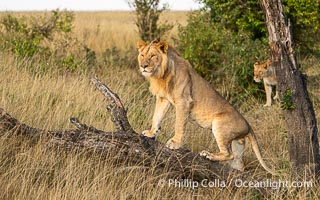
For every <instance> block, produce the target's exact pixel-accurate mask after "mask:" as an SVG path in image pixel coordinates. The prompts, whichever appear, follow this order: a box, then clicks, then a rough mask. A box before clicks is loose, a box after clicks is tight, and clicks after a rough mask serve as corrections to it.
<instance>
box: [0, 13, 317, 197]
mask: <svg viewBox="0 0 320 200" xmlns="http://www.w3.org/2000/svg"><path fill="white" fill-rule="evenodd" d="M20 14H21V13H20ZM29 14H30V13H29ZM186 14H187V13H184V12H178V13H167V14H166V16H167V17H168V18H167V19H170V20H171V22H175V21H179V22H181V23H185V21H186ZM166 16H165V17H166ZM165 17H164V18H165ZM74 26H75V27H74V35H75V36H76V37H77V38H78V39H80V40H81V41H82V42H83V43H85V44H87V45H88V46H89V47H90V48H93V49H94V50H95V51H103V49H104V48H108V47H112V46H113V45H115V46H116V47H118V48H120V49H126V48H127V47H128V46H133V45H134V43H135V41H136V39H137V38H138V35H137V31H136V29H135V27H134V20H133V13H126V12H98V13H94V12H93V13H75V25H74ZM318 63H319V62H318V61H317V60H316V59H314V58H311V57H310V58H306V59H305V60H303V61H302V67H303V70H304V71H305V72H306V73H307V74H308V75H309V77H310V80H311V81H310V84H309V89H310V91H309V92H310V96H311V99H312V100H313V102H314V108H315V110H316V114H317V118H318V119H319V116H320V113H319V110H320V100H319V96H320V90H319V84H320V82H319V74H320V70H319V64H318ZM32 67H33V64H32V62H29V61H28V60H27V59H26V60H23V61H21V60H17V59H15V58H14V57H13V56H11V55H10V54H6V53H1V52H0V107H2V108H4V109H5V110H6V111H8V112H9V113H11V114H12V115H13V116H14V117H16V118H17V119H19V120H20V121H22V122H24V123H27V124H29V125H31V126H34V127H38V128H42V129H67V128H72V127H71V125H70V124H69V123H68V119H69V117H71V116H74V117H77V118H79V119H80V120H81V121H82V122H84V123H86V124H90V125H93V126H95V127H97V128H99V129H102V130H109V131H111V130H113V129H114V127H113V125H112V123H111V121H110V117H109V114H108V113H107V111H106V110H105V105H106V102H104V99H103V97H102V96H101V95H100V94H99V92H97V91H95V90H94V87H93V86H92V85H90V83H89V78H90V77H89V75H85V74H84V75H76V74H64V75H59V76H58V75H50V74H46V75H41V76H36V75H33V74H31V73H30V72H29V71H28V70H26V69H27V68H32ZM97 73H98V76H99V78H100V79H101V80H102V81H103V82H104V83H106V84H107V85H108V86H109V87H110V88H111V89H112V90H113V91H115V92H116V93H118V95H119V96H120V98H121V99H122V101H123V103H124V105H126V106H128V115H129V120H130V122H131V124H132V125H133V128H134V129H135V130H136V131H137V132H140V131H142V130H144V129H147V128H149V126H150V125H151V124H150V122H151V118H152V112H153V108H154V97H152V95H151V94H150V93H149V91H148V83H147V82H145V81H144V79H143V78H142V77H141V75H140V74H139V73H138V70H137V69H128V68H125V67H121V66H104V70H102V71H100V72H97ZM227 84H228V82H226V85H224V86H215V87H216V88H217V89H218V90H219V91H221V92H223V93H224V92H226V91H224V90H225V89H226V88H228V85H227ZM263 101H264V100H261V99H255V98H254V97H252V96H251V97H250V96H249V97H248V98H247V99H245V100H243V102H241V104H239V105H241V106H239V107H238V109H239V110H240V112H241V113H242V114H243V115H244V116H245V117H246V119H247V120H248V121H249V122H250V124H251V125H252V126H253V129H254V130H255V133H256V135H257V138H258V142H259V144H260V147H261V150H262V153H263V155H264V158H265V160H267V162H268V163H269V165H272V166H274V167H275V168H276V170H278V171H280V172H281V175H280V177H272V176H269V175H267V174H266V172H265V171H264V170H263V169H262V167H261V166H260V165H259V163H258V161H257V159H256V157H255V155H254V154H253V152H252V150H251V147H250V146H249V145H248V147H247V149H246V151H245V156H244V157H245V163H246V170H247V171H250V174H252V180H264V181H267V180H270V181H272V182H279V181H296V180H292V178H291V176H290V165H289V157H288V150H287V133H286V128H285V121H284V118H283V116H282V111H281V109H280V108H279V105H274V106H272V107H270V108H264V107H262V105H263ZM173 125H174V110H173V109H171V110H170V111H169V113H168V115H167V117H166V118H165V120H164V121H163V124H162V130H163V131H162V132H163V133H164V134H162V135H161V136H160V138H159V140H160V141H162V142H165V141H166V140H167V139H168V138H169V137H170V136H171V135H173V133H174V130H173V128H172V127H173ZM318 127H320V124H319V121H318ZM8 134H10V133H6V134H5V135H3V136H2V137H0V182H1V184H0V190H1V191H2V192H1V193H0V199H208V198H211V199H212V198H213V199H220V198H225V199H262V198H270V199H306V198H308V199H309V198H310V199H313V198H315V199H316V198H320V195H319V194H320V191H319V187H317V186H316V183H314V182H312V183H313V185H312V186H310V187H307V186H303V187H298V188H296V187H286V186H283V187H279V188H277V187H275V188H273V189H272V188H269V189H266V188H265V187H261V188H259V187H245V186H242V187H236V186H235V183H234V182H233V184H232V185H233V187H218V185H217V183H216V184H212V185H211V186H212V187H205V186H206V185H205V184H204V185H202V186H201V183H199V184H200V186H199V187H197V188H192V187H190V186H188V185H183V184H182V183H181V182H179V181H181V180H180V179H177V180H170V179H169V178H168V174H167V172H166V171H165V170H164V171H163V172H155V170H154V169H153V168H152V167H151V168H145V167H141V166H132V165H128V164H125V163H123V164H119V163H117V158H115V157H108V158H107V159H101V158H99V156H93V155H91V154H89V153H87V152H85V151H83V152H73V151H71V152H70V151H68V152H66V151H64V150H57V149H55V148H52V147H51V146H50V145H49V144H47V143H46V141H40V142H39V143H37V144H33V143H32V142H30V141H27V140H26V139H24V138H21V137H18V136H14V137H7V136H8ZM184 146H185V147H187V148H189V149H191V150H192V151H194V152H199V151H201V150H203V149H209V150H211V151H217V146H216V144H215V143H214V138H213V135H212V134H211V133H210V130H204V129H201V128H199V127H198V126H196V125H194V124H188V128H187V136H186V139H185V142H184ZM235 180H236V177H235V179H234V181H235ZM175 181H176V182H175ZM240 181H241V180H240ZM307 181H309V180H307ZM178 183H180V184H178ZM220 184H221V183H220ZM207 186H208V185H207ZM220 186H221V185H220ZM274 186H276V185H274Z"/></svg>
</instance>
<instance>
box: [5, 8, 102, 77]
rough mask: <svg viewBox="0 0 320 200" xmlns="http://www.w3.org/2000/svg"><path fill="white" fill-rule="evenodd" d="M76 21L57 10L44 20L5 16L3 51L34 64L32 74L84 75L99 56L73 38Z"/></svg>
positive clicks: (70, 14) (71, 16) (40, 18)
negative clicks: (53, 72) (67, 73)
mask: <svg viewBox="0 0 320 200" xmlns="http://www.w3.org/2000/svg"><path fill="white" fill-rule="evenodd" d="M73 18H74V17H73V13H72V12H68V11H62V12H61V11H58V10H55V11H52V12H51V14H50V16H45V17H40V16H37V17H34V16H33V17H29V18H26V17H21V18H17V17H14V16H12V15H10V14H8V15H5V16H4V17H2V18H1V19H0V48H1V49H2V50H4V51H9V52H11V53H13V54H14V55H15V56H16V57H17V58H19V59H27V60H31V61H33V64H32V65H29V66H32V69H30V70H31V72H32V73H36V74H38V73H47V72H49V71H50V72H52V71H57V72H59V73H60V72H62V73H64V72H66V71H68V72H75V71H80V72H83V71H85V70H87V69H88V66H89V67H91V66H93V65H95V62H96V55H95V52H94V51H92V50H91V49H90V48H88V47H87V46H85V45H83V44H81V43H80V42H78V41H77V40H76V39H75V38H73V37H72V36H71V31H72V23H73ZM52 69H55V70H52Z"/></svg>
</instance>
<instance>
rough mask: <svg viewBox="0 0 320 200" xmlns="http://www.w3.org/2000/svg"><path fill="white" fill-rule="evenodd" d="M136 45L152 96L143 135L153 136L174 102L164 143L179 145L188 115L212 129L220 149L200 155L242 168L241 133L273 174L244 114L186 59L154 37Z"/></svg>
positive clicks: (243, 139) (171, 145) (139, 60)
mask: <svg viewBox="0 0 320 200" xmlns="http://www.w3.org/2000/svg"><path fill="white" fill-rule="evenodd" d="M137 47H138V50H139V55H138V62H139V69H140V72H141V73H142V75H143V76H144V77H145V78H146V79H147V80H148V81H149V82H150V91H151V93H152V94H153V95H155V96H156V106H155V111H154V115H153V118H152V126H151V129H150V130H146V131H143V132H142V134H143V135H145V136H147V137H151V138H153V137H155V136H156V135H157V134H158V133H159V131H160V122H161V120H162V119H163V117H164V116H165V114H166V112H167V111H168V109H169V107H170V105H174V107H175V110H176V121H175V134H174V136H173V137H172V138H171V139H169V140H168V142H167V143H166V146H167V147H169V148H171V149H178V148H180V147H181V144H182V140H183V136H184V134H185V126H186V123H187V121H188V119H192V120H194V121H196V122H197V123H198V124H199V125H200V126H201V127H204V128H209V129H211V130H212V133H213V135H214V137H215V139H216V142H217V145H218V147H219V150H220V152H219V153H210V152H208V151H202V152H201V153H200V155H201V156H204V157H206V158H208V159H210V160H216V161H230V164H231V167H233V168H235V169H238V170H241V171H243V170H244V164H243V161H242V154H243V150H244V145H245V137H248V138H249V139H250V142H251V144H252V148H253V150H254V152H255V154H256V156H257V158H258V160H259V162H260V163H261V165H262V166H263V167H264V169H265V170H267V171H268V172H270V173H272V174H274V172H273V171H272V170H271V169H270V168H268V166H267V165H266V163H265V162H264V161H263V159H262V156H261V153H260V150H259V147H258V144H257V140H256V138H255V135H254V133H253V130H252V128H251V127H250V125H249V124H248V122H247V121H246V120H245V118H244V117H243V116H242V115H241V114H240V113H239V112H238V111H237V110H236V109H235V108H234V107H232V106H231V105H230V104H229V103H228V102H227V101H226V100H225V99H224V98H223V97H222V96H221V95H220V94H219V93H218V92H217V91H216V90H215V89H213V88H212V87H211V86H210V85H209V83H208V82H207V81H205V80H204V79H203V78H202V77H201V76H200V75H198V74H197V73H196V72H195V71H194V69H193V68H192V66H191V65H190V64H189V62H188V61H186V60H185V59H183V58H182V57H180V55H179V54H178V53H177V51H175V50H174V49H173V48H172V47H171V46H169V45H168V44H167V43H166V42H163V41H160V42H159V41H156V40H155V41H152V42H151V43H150V44H146V43H145V42H144V41H138V42H137Z"/></svg>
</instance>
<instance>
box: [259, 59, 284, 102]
mask: <svg viewBox="0 0 320 200" xmlns="http://www.w3.org/2000/svg"><path fill="white" fill-rule="evenodd" d="M253 67H254V72H253V73H254V81H255V82H257V83H260V82H261V79H262V80H263V84H264V90H265V91H266V99H267V101H266V104H264V106H271V104H272V99H271V94H272V86H273V85H275V86H276V85H277V80H276V69H275V68H274V67H273V66H272V63H271V60H270V59H268V60H266V61H264V62H260V61H257V62H255V63H254V64H253ZM273 100H278V101H279V94H278V91H277V90H276V95H275V96H274V97H273Z"/></svg>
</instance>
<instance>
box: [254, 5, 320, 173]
mask: <svg viewBox="0 0 320 200" xmlns="http://www.w3.org/2000/svg"><path fill="white" fill-rule="evenodd" d="M260 4H261V7H262V9H263V12H264V15H265V21H266V26H267V30H268V34H269V45H270V51H271V60H272V62H273V65H274V66H275V67H276V77H277V82H278V87H277V88H278V90H279V91H278V92H279V94H280V99H281V107H282V109H283V113H284V117H285V120H286V126H287V130H288V145H289V155H290V161H291V166H292V169H293V173H294V174H296V175H300V176H304V175H306V174H309V175H315V174H319V162H320V159H319V158H320V157H319V141H318V128H317V123H316V117H315V113H314V109H313V105H312V102H311V101H310V98H309V96H308V91H307V86H306V77H305V76H304V75H303V74H302V73H301V71H300V66H299V63H298V61H297V59H296V55H295V50H294V42H293V35H292V31H291V27H290V26H291V25H290V20H287V19H286V17H285V14H284V10H283V6H282V3H281V0H260Z"/></svg>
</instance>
